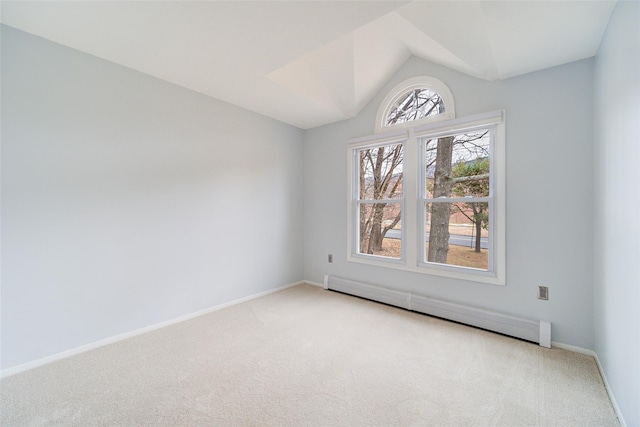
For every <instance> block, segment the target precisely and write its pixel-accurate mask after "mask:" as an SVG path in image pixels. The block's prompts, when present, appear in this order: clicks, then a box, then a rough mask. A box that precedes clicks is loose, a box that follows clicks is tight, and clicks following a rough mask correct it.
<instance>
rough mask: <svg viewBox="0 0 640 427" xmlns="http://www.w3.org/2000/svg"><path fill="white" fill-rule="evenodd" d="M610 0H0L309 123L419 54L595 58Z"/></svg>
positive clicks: (198, 87)
mask: <svg viewBox="0 0 640 427" xmlns="http://www.w3.org/2000/svg"><path fill="white" fill-rule="evenodd" d="M614 6H615V0H603V1H585V2H582V1H567V2H563V1H550V2H544V1H517V2H516V1H499V2H488V1H412V2H406V1H389V2H385V1H370V2H369V1H354V2H347V1H337V2H331V1H318V2H315V1H304V2H303V1H293V2H283V1H273V2H271V1H258V2H235V1H229V2H224V1H200V2H191V1H132V2H127V1H124V2H122V1H96V2H90V1H76V2H73V1H71V2H64V1H62V2H58V1H44V2H35V1H2V2H1V3H0V8H1V9H0V20H1V21H2V23H3V24H6V25H9V26H12V27H15V28H18V29H20V30H23V31H26V32H28V33H31V34H34V35H37V36H40V37H43V38H46V39H49V40H51V41H54V42H56V43H60V44H62V45H65V46H68V47H71V48H74V49H77V50H80V51H83V52H86V53H89V54H92V55H94V56H97V57H100V58H103V59H106V60H109V61H112V62H115V63H118V64H121V65H124V66H126V67H129V68H132V69H134V70H137V71H141V72H143V73H146V74H149V75H152V76H155V77H158V78H160V79H163V80H167V81H169V82H172V83H175V84H178V85H181V86H183V87H186V88H189V89H192V90H195V91H198V92H201V93H203V94H206V95H209V96H212V97H215V98H218V99H221V100H224V101H227V102H229V103H231V104H235V105H238V106H241V107H244V108H246V109H249V110H252V111H255V112H258V113H261V114H264V115H266V116H269V117H272V118H275V119H277V120H280V121H283V122H285V123H289V124H291V125H294V126H297V127H300V128H303V129H308V128H312V127H316V126H320V125H323V124H327V123H332V122H335V121H339V120H344V119H346V118H349V117H353V116H355V115H356V114H358V112H359V111H360V110H361V109H362V108H363V107H364V105H365V104H366V103H367V102H368V101H369V100H370V99H371V97H372V96H373V95H374V94H375V93H377V92H378V91H379V90H380V88H381V87H382V85H383V84H384V83H385V82H386V81H387V80H388V79H389V78H390V77H391V75H393V73H394V72H395V71H397V70H398V68H399V67H400V66H401V65H402V64H403V63H404V62H405V61H406V60H407V59H408V58H409V56H410V55H415V56H418V57H420V58H424V59H427V60H429V61H432V62H435V63H438V64H441V65H445V66H447V67H449V68H452V69H454V70H458V71H461V72H463V73H466V74H469V75H471V76H475V77H479V78H482V79H487V80H495V79H503V78H508V77H512V76H516V75H520V74H524V73H528V72H531V71H536V70H539V69H543V68H547V67H551V66H555V65H560V64H564V63H567V62H572V61H576V60H579V59H584V58H588V57H591V56H593V55H595V53H596V52H597V49H598V46H599V44H600V40H601V39H602V35H603V34H604V30H605V28H606V25H607V22H608V20H609V16H610V15H611V12H612V10H613V7H614Z"/></svg>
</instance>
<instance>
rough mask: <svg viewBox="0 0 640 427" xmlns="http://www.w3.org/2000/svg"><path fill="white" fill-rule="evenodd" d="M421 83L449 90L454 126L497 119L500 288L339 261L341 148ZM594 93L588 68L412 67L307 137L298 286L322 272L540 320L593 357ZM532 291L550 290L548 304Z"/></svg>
mask: <svg viewBox="0 0 640 427" xmlns="http://www.w3.org/2000/svg"><path fill="white" fill-rule="evenodd" d="M419 75H427V76H432V77H435V78H438V79H440V80H442V81H443V82H444V83H445V84H446V85H448V86H449V88H450V89H451V91H452V93H453V96H454V99H455V105H456V113H457V116H458V117H463V116H468V115H471V114H476V113H483V112H488V111H493V110H497V109H505V110H506V117H507V119H506V136H507V142H506V144H507V146H506V157H507V166H506V168H507V171H506V175H507V200H506V204H507V212H506V222H507V248H506V249H507V265H506V281H507V285H506V286H504V287H503V286H496V285H488V284H481V283H475V282H468V281H463V280H455V279H449V278H444V277H437V276H429V275H423V274H419V273H411V272H403V271H398V270H391V269H384V268H379V267H375V266H368V265H362V264H356V263H349V262H347V261H346V258H347V240H346V226H347V216H346V215H347V213H346V212H347V211H346V209H347V200H348V194H347V190H348V189H347V176H346V170H347V167H346V162H347V160H346V159H347V151H346V150H347V146H346V144H347V141H348V140H349V139H350V138H354V137H361V136H365V135H370V134H372V133H373V128H374V121H375V115H376V112H377V109H378V106H379V105H380V102H381V101H382V98H383V97H384V96H385V95H386V94H387V92H388V91H389V90H391V88H392V87H393V86H395V85H396V84H398V83H399V82H401V81H403V80H405V79H407V78H410V77H414V76H419ZM592 87H593V61H592V60H584V61H580V62H576V63H572V64H569V65H565V66H561V67H556V68H552V69H548V70H544V71H540V72H536V73H532V74H527V75H524V76H520V77H516V78H512V79H508V80H504V81H501V82H487V81H483V80H478V79H475V78H472V77H469V76H466V75H463V74H460V73H457V72H454V71H451V70H449V69H446V68H443V67H440V66H437V65H435V64H432V63H429V62H426V61H423V60H420V59H417V58H411V59H410V60H409V61H408V62H407V63H406V64H405V65H404V66H403V67H402V69H401V70H400V71H399V72H398V73H397V74H396V75H395V76H394V77H393V78H392V79H391V80H390V81H389V82H388V84H387V85H386V86H385V88H383V90H382V91H381V92H380V93H379V94H378V95H377V96H376V97H375V98H374V99H373V100H372V101H371V102H370V104H369V105H368V106H367V107H366V108H365V109H364V110H363V111H362V113H361V114H360V115H358V116H357V117H355V118H353V119H351V120H348V121H344V122H341V123H337V124H332V125H328V126H324V127H321V128H317V129H313V130H310V131H307V132H305V152H304V155H305V179H304V181H305V278H307V279H309V280H313V281H317V282H322V280H323V275H324V274H325V273H328V274H333V275H337V276H342V277H346V278H350V279H355V280H360V281H365V282H368V283H374V284H377V285H382V286H386V287H390V288H394V289H401V290H407V291H411V292H415V293H418V294H422V295H428V296H432V297H436V298H440V299H445V300H449V301H454V302H457V303H463V304H469V305H473V306H477V307H482V308H487V309H493V310H498V311H500V312H506V313H511V314H515V315H519V316H526V317H532V318H539V319H546V320H549V321H551V322H552V323H553V332H552V339H553V340H554V341H558V342H562V343H565V344H570V345H575V346H579V347H584V348H589V349H591V348H593V264H592V263H593V214H592V211H593V202H592V188H591V184H592V182H593V178H592V165H593V129H592V119H593V90H592ZM328 253H332V254H334V263H333V264H329V263H327V254H328ZM538 285H546V286H549V293H550V300H549V301H548V302H543V301H539V300H538V299H537V298H536V287H537V286H538Z"/></svg>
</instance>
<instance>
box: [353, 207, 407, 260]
mask: <svg viewBox="0 0 640 427" xmlns="http://www.w3.org/2000/svg"><path fill="white" fill-rule="evenodd" d="M401 213H402V212H401V205H400V203H361V204H360V223H359V241H360V247H359V251H358V253H361V254H369V255H378V256H384V257H389V258H398V259H399V258H401V257H402V253H401V252H402V251H401V247H402V244H401V243H402V240H401V239H402V222H401V219H402V218H401Z"/></svg>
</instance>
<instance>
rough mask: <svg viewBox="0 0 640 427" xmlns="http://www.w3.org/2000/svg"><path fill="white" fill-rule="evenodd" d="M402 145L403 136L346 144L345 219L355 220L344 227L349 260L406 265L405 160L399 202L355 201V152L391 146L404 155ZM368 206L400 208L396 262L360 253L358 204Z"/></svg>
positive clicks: (382, 200) (357, 172)
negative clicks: (388, 205) (396, 206)
mask: <svg viewBox="0 0 640 427" xmlns="http://www.w3.org/2000/svg"><path fill="white" fill-rule="evenodd" d="M406 143H407V137H406V132H401V133H392V134H387V135H384V136H382V137H380V138H375V137H373V138H372V137H366V138H363V139H362V140H352V141H351V142H350V143H349V176H350V177H351V178H350V180H349V188H350V192H349V203H348V208H347V211H348V215H349V217H350V218H351V217H353V218H355V219H356V220H354V221H349V223H348V225H347V234H348V235H349V239H348V240H349V252H348V253H349V257H350V258H356V259H358V258H359V259H362V260H367V259H371V260H376V261H378V262H383V263H391V264H406V245H405V236H406V235H405V231H404V221H405V218H406V216H405V208H406V206H405V199H406V194H407V193H406V191H405V189H404V180H405V177H406V175H405V174H404V168H405V166H406V157H404V158H403V160H402V169H403V178H402V180H403V190H402V198H401V199H381V200H365V201H361V200H360V198H359V194H360V189H359V188H358V185H359V179H358V174H359V167H360V166H359V165H360V159H359V156H358V152H359V151H360V150H362V149H367V148H377V147H380V146H383V145H395V144H402V145H403V151H404V152H405V153H406V149H407V147H406ZM371 203H399V204H400V212H401V217H400V218H401V220H400V223H401V224H402V228H401V230H400V258H390V257H384V256H380V255H370V254H363V253H360V251H359V248H360V237H359V236H360V233H359V232H360V228H359V222H356V221H359V218H360V215H359V212H360V211H359V209H360V205H362V204H371Z"/></svg>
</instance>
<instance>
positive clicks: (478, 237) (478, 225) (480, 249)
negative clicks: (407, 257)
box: [424, 202, 489, 270]
mask: <svg viewBox="0 0 640 427" xmlns="http://www.w3.org/2000/svg"><path fill="white" fill-rule="evenodd" d="M426 208H427V209H426V212H427V214H426V227H425V230H426V233H425V242H426V244H425V248H426V250H425V254H424V257H425V258H424V259H425V260H426V261H427V262H435V263H439V264H447V265H457V266H461V267H472V268H480V269H483V270H488V268H489V232H488V229H489V204H488V203H486V202H483V203H480V202H479V203H427V206H426Z"/></svg>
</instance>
